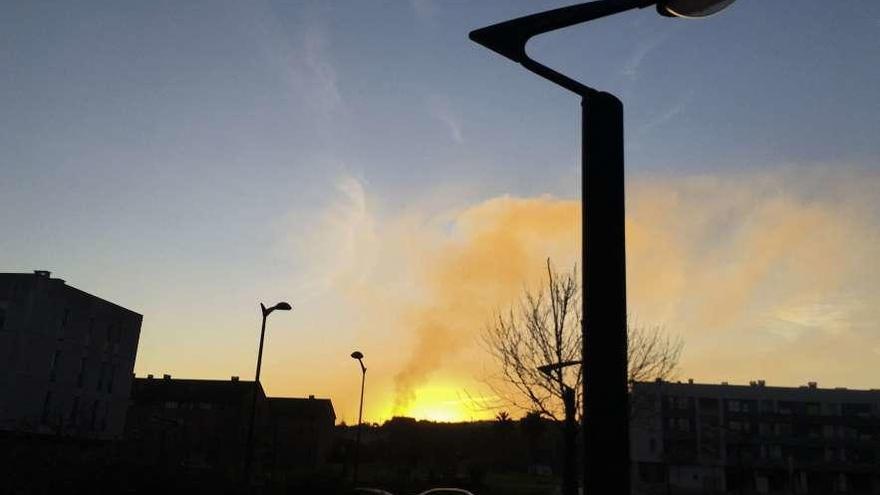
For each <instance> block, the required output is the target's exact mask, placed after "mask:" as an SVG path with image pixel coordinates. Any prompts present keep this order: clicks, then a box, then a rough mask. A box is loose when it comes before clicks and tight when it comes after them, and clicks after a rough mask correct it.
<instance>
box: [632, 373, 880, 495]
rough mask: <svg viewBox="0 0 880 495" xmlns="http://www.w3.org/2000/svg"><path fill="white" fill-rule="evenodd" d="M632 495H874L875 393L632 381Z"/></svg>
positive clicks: (877, 480)
mask: <svg viewBox="0 0 880 495" xmlns="http://www.w3.org/2000/svg"><path fill="white" fill-rule="evenodd" d="M632 403H633V407H634V413H633V421H632V430H631V452H632V458H633V460H634V467H635V473H634V475H635V478H636V479H635V483H634V486H635V487H636V490H637V493H665V494H671V493H725V492H727V493H785V494H807V493H820V494H828V493H872V494H877V493H880V390H848V389H843V388H835V389H821V388H819V387H818V386H817V384H816V383H810V384H809V385H806V386H802V387H771V386H767V385H766V384H765V382H764V381H755V382H752V383H750V384H749V385H729V384H727V383H723V384H721V385H711V384H698V383H693V381H688V382H687V383H681V382H678V383H671V382H664V381H657V382H646V383H636V384H634V385H633V395H632Z"/></svg>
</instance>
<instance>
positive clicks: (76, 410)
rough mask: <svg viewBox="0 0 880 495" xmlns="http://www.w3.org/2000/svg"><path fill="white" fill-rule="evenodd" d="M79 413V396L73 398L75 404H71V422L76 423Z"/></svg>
mask: <svg viewBox="0 0 880 495" xmlns="http://www.w3.org/2000/svg"><path fill="white" fill-rule="evenodd" d="M78 413H79V397H74V398H73V405H72V406H70V422H71V423H72V424H74V425H75V424H76V416H77V414H78Z"/></svg>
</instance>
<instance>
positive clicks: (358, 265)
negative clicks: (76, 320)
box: [0, 0, 880, 423]
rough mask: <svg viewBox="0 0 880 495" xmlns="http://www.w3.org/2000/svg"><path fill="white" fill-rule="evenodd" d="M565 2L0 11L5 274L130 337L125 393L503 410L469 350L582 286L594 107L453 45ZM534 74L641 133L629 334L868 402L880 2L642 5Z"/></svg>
mask: <svg viewBox="0 0 880 495" xmlns="http://www.w3.org/2000/svg"><path fill="white" fill-rule="evenodd" d="M561 5H565V3H560V2H550V1H531V0H530V1H500V0H499V1H490V2H476V1H474V2H464V1H440V0H409V1H405V0H401V1H396V2H392V1H381V2H379V1H374V2H366V1H333V2H328V1H326V0H318V1H310V2H305V1H293V2H281V1H278V2H272V1H252V2H240V1H203V2H200V1H193V2H179V1H154V2H134V1H118V0H113V1H106V2H97V1H96V2H89V3H88V7H86V4H84V3H80V2H42V1H19V2H7V3H6V4H5V5H4V9H3V14H2V15H0V68H2V69H0V113H2V118H0V172H2V173H0V231H2V232H3V235H2V236H0V271H4V272H7V271H13V272H23V271H30V270H33V269H45V270H51V271H52V272H53V276H56V277H59V278H63V279H65V280H66V281H67V282H68V283H69V284H71V285H73V286H75V287H77V288H80V289H83V290H85V291H88V292H90V293H93V294H96V295H99V296H101V297H103V298H105V299H109V300H111V301H113V302H116V303H118V304H120V305H122V306H125V307H128V308H131V309H133V310H135V311H138V312H140V313H142V314H143V315H144V323H143V327H142V330H141V338H140V347H139V352H138V356H137V363H136V365H135V372H136V373H137V374H138V375H139V376H142V375H145V374H147V373H154V374H162V373H170V374H172V375H173V376H175V377H187V378H220V379H225V378H229V377H230V376H231V375H240V376H241V377H242V379H252V377H253V372H254V361H255V358H256V352H257V343H258V338H259V323H260V313H259V303H260V302H261V301H262V302H265V303H267V304H274V303H275V302H277V301H280V300H287V301H290V302H291V303H292V304H293V305H294V311H292V312H288V313H275V314H273V315H272V316H271V318H270V320H269V330H268V333H267V347H266V352H265V355H264V361H263V379H262V382H263V385H264V387H265V388H266V389H267V392H268V393H269V394H270V395H275V396H304V395H307V394H315V395H316V396H321V397H330V398H332V400H333V403H334V406H335V407H336V410H337V415H338V416H339V418H338V419H340V420H345V421H346V422H349V423H350V422H352V421H356V420H357V399H358V392H359V385H360V371H359V368H358V366H357V363H355V362H354V361H353V360H352V359H351V358H350V357H349V354H350V353H351V351H353V350H355V349H358V350H360V351H362V352H363V353H364V355H365V359H364V362H365V364H366V366H367V368H368V372H367V386H366V388H367V392H366V404H365V420H367V421H371V422H372V421H382V420H384V419H387V418H389V417H390V416H391V415H393V414H405V415H411V416H416V417H419V418H428V419H435V420H462V419H471V418H479V417H484V416H485V415H486V414H489V413H487V412H485V411H483V412H481V411H478V410H475V409H474V408H473V407H472V404H470V403H469V401H467V400H463V398H465V397H466V396H472V397H484V398H487V399H491V397H487V396H490V395H491V393H490V392H489V390H488V389H487V387H486V385H485V380H486V379H487V378H488V377H490V376H491V375H492V373H493V371H494V368H493V363H492V361H491V360H490V359H489V357H488V356H487V354H486V353H485V352H484V350H483V349H482V348H481V347H480V345H479V334H480V332H481V331H482V330H483V329H484V328H485V325H486V324H487V322H488V320H489V319H491V316H492V314H493V312H495V311H499V310H502V309H504V308H505V307H507V306H509V305H510V304H511V303H513V302H514V301H515V300H516V297H517V296H518V295H519V294H520V293H521V292H522V290H523V288H524V287H530V286H533V285H534V284H536V283H538V281H539V280H540V276H541V273H542V268H543V260H545V259H546V258H548V257H550V258H551V259H553V261H554V263H556V265H557V266H560V267H569V266H572V264H573V263H574V262H575V261H577V256H578V255H579V248H580V246H579V239H580V230H579V229H580V220H579V219H580V206H579V205H580V202H579V184H580V155H579V154H580V131H579V122H580V120H579V119H580V115H579V112H580V105H579V102H578V101H577V99H576V98H575V97H573V96H572V95H570V94H567V93H566V92H564V91H563V90H561V89H558V88H556V87H554V86H552V85H551V84H549V83H547V82H546V81H543V80H541V79H539V78H537V77H536V76H534V75H532V74H530V73H528V72H526V71H525V70H523V69H522V68H520V67H518V66H516V65H515V64H513V63H511V62H509V61H507V60H504V59H502V58H501V57H499V56H497V55H496V54H494V53H492V52H489V51H488V50H486V49H485V48H482V47H480V46H478V45H476V44H474V43H472V42H470V41H469V40H468V38H467V33H468V32H469V31H470V30H472V29H475V28H478V27H482V26H485V25H488V24H492V23H494V22H498V21H502V20H506V19H509V18H512V17H516V16H520V15H525V14H529V13H532V12H535V11H539V10H542V9H546V8H553V7H557V6H561ZM529 48H530V53H531V54H532V56H533V57H535V58H536V59H539V60H542V61H545V62H546V63H547V64H548V65H551V66H552V67H555V68H557V69H559V70H561V71H563V72H565V73H567V74H570V75H572V76H573V77H575V78H576V79H579V80H582V81H584V82H585V83H587V84H589V85H591V86H594V87H598V88H601V89H605V90H609V91H612V92H614V93H616V94H617V95H619V96H620V97H621V99H622V100H623V101H624V103H625V105H626V139H627V141H626V155H627V194H628V197H627V222H628V224H627V249H628V253H627V254H628V294H629V311H630V313H631V315H632V317H633V318H636V319H637V320H638V321H639V322H643V323H648V324H658V325H663V326H664V327H665V328H666V329H667V330H668V331H669V332H671V333H673V334H677V335H680V336H681V337H682V339H683V340H684V342H685V348H684V353H683V356H682V361H681V369H680V373H679V376H680V377H682V378H694V379H695V380H696V381H702V382H720V381H722V380H725V381H730V382H732V383H743V382H747V381H749V380H755V379H764V380H766V381H767V383H768V384H771V385H773V384H776V385H800V384H805V383H806V382H808V381H817V382H819V385H820V386H823V387H824V386H828V387H831V386H847V387H854V388H855V387H858V388H880V323H878V322H880V263H878V261H877V260H878V256H880V90H878V88H880V2H876V1H871V0H854V1H849V2H828V1H827V0H826V1H819V0H797V1H759V0H740V1H739V2H737V3H735V4H734V5H733V6H732V7H731V8H730V9H728V10H726V11H724V12H723V13H722V14H720V15H718V16H716V17H713V18H710V19H706V20H704V21H684V20H671V19H665V18H661V17H659V16H658V15H657V14H656V13H655V12H654V11H653V10H652V9H645V10H643V11H638V12H630V13H627V14H623V15H620V16H617V17H614V18H610V19H605V20H601V21H598V22H594V23H590V24H588V25H583V26H579V27H576V28H572V29H568V30H565V31H563V32H558V33H554V34H551V35H546V36H544V37H541V38H539V39H536V40H535V41H533V42H532V43H531V44H530V45H529Z"/></svg>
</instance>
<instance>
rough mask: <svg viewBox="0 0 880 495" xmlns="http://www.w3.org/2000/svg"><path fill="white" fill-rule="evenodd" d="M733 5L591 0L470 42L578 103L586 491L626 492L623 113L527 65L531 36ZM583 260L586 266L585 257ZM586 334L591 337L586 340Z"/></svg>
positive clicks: (600, 95) (724, 1) (601, 96)
mask: <svg viewBox="0 0 880 495" xmlns="http://www.w3.org/2000/svg"><path fill="white" fill-rule="evenodd" d="M733 1H734V0H659V1H658V0H598V1H594V2H588V3H582V4H577V5H572V6H569V7H563V8H559V9H554V10H549V11H546V12H541V13H537V14H532V15H528V16H525V17H520V18H517V19H512V20H509V21H505V22H501V23H499V24H494V25H491V26H487V27H484V28H482V29H477V30H475V31H472V32H471V33H470V39H471V40H473V41H475V42H477V43H479V44H481V45H483V46H484V47H486V48H488V49H490V50H492V51H494V52H496V53H498V54H500V55H502V56H504V57H506V58H508V59H510V60H513V61H514V62H517V63H519V64H521V65H522V66H523V67H525V68H526V69H527V70H529V71H531V72H533V73H535V74H537V75H539V76H541V77H543V78H544V79H547V80H549V81H551V82H553V83H554V84H556V85H559V86H561V87H563V88H565V89H567V90H569V91H571V92H573V93H575V94H576V95H578V96H580V97H581V107H582V109H583V110H582V112H583V113H582V119H581V125H582V129H581V139H582V162H581V165H582V171H583V175H582V179H581V180H582V183H581V198H582V199H581V201H582V210H583V211H582V214H581V222H582V231H581V235H582V236H583V237H582V246H581V249H582V252H581V256H582V261H581V262H582V264H583V272H582V273H583V283H582V289H583V295H584V297H583V305H584V306H583V315H584V325H583V329H582V331H583V332H584V334H583V339H582V342H583V359H584V364H583V367H584V370H583V372H584V384H583V386H584V397H585V398H586V397H588V395H587V393H586V391H587V390H589V400H586V399H585V400H584V413H583V418H584V447H585V448H584V492H585V493H601V492H602V491H603V489H604V488H605V486H606V483H602V480H600V479H599V475H600V473H603V474H605V475H606V476H607V478H606V479H607V480H608V481H609V482H611V483H613V485H607V486H614V487H615V489H614V491H615V492H617V493H629V484H630V479H629V467H630V462H629V405H628V396H627V363H626V346H627V343H626V246H625V240H624V176H623V104H622V103H621V102H620V100H618V99H617V98H616V97H614V96H613V95H611V94H609V93H606V92H602V91H598V90H596V89H593V88H590V87H588V86H586V85H584V84H581V83H580V82H578V81H575V80H574V79H571V78H570V77H568V76H565V75H563V74H561V73H559V72H557V71H555V70H553V69H551V68H549V67H547V66H545V65H543V64H541V63H539V62H537V61H535V60H533V59H531V58H530V57H529V56H528V54H527V53H526V44H527V43H528V41H529V39H530V38H532V37H533V36H536V35H539V34H543V33H546V32H549V31H554V30H557V29H562V28H565V27H569V26H573V25H575V24H580V23H583V22H587V21H592V20H595V19H599V18H601V17H606V16H610V15H614V14H618V13H620V12H624V11H627V10H632V9H637V8H638V9H641V8H645V7H650V6H652V5H654V6H656V8H657V12H658V13H660V14H661V15H663V16H667V17H693V18H696V17H705V16H707V15H711V14H714V13H717V12H719V11H720V10H722V9H724V8H725V7H727V6H729V5H730V4H731V3H733ZM588 254H589V258H588V257H587V255H588ZM588 330H589V331H588Z"/></svg>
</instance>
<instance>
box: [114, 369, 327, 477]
mask: <svg viewBox="0 0 880 495" xmlns="http://www.w3.org/2000/svg"><path fill="white" fill-rule="evenodd" d="M254 390H255V387H254V382H253V381H241V380H239V379H238V377H232V378H231V379H229V380H191V379H177V378H172V377H171V376H170V375H165V376H164V377H162V378H153V377H152V375H151V376H149V377H147V378H135V379H134V385H133V387H132V396H131V407H130V409H129V413H128V422H127V424H126V429H125V431H126V444H127V456H128V457H130V458H131V459H134V460H136V462H138V463H141V464H145V465H149V466H155V467H158V468H163V469H168V470H179V469H180V468H187V469H192V470H219V471H222V472H225V473H227V474H230V475H234V474H235V473H236V472H238V471H239V470H240V469H241V466H242V462H243V453H244V449H245V443H246V438H247V428H248V424H249V421H250V414H251V412H250V411H251V409H250V408H251V404H252V397H253V396H252V395H251V394H252V393H253V391H254ZM256 393H257V416H256V441H255V447H254V449H255V456H254V459H255V461H254V463H255V468H256V469H257V470H260V471H268V470H273V471H290V470H296V469H314V468H315V467H317V466H319V465H320V464H321V463H322V462H323V460H324V459H325V458H326V456H327V454H328V451H329V443H330V441H331V440H330V436H331V435H332V432H333V424H334V420H335V418H336V416H335V413H334V411H333V405H332V404H331V402H330V400H329V399H315V398H314V397H310V398H308V399H295V398H267V397H266V394H265V392H264V391H263V388H262V386H261V385H259V384H258V385H257V387H256Z"/></svg>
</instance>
